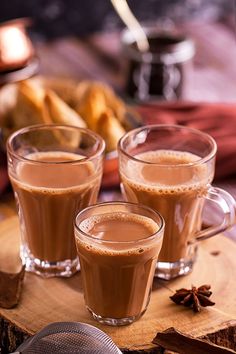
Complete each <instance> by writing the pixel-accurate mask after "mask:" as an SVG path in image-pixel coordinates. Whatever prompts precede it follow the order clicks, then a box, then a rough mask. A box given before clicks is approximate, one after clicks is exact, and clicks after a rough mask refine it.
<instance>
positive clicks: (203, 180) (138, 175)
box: [121, 150, 211, 262]
mask: <svg viewBox="0 0 236 354" xmlns="http://www.w3.org/2000/svg"><path fill="white" fill-rule="evenodd" d="M136 158H138V159H140V160H142V161H147V162H153V163H155V164H149V165H148V164H146V165H141V164H140V166H139V163H137V162H135V163H134V162H132V161H130V164H128V166H127V168H126V171H125V172H122V173H121V180H122V185H123V188H124V193H125V195H126V197H127V199H128V200H129V201H132V202H136V203H142V204H145V205H148V206H149V207H151V208H153V209H155V210H157V211H158V212H160V214H161V215H162V216H163V218H164V220H165V233H164V240H163V245H162V249H161V252H160V255H159V258H158V260H159V261H162V262H176V261H179V260H180V259H181V258H184V257H185V256H186V252H187V245H188V241H189V240H190V239H192V238H193V237H194V234H195V232H196V231H198V230H199V229H200V227H201V210H202V206H203V200H202V198H201V196H202V195H204V194H205V192H206V190H207V183H208V182H209V178H210V177H211V176H209V175H208V172H207V166H206V165H199V164H198V165H195V166H192V167H186V166H185V167H184V165H186V164H190V163H194V162H195V161H197V160H199V157H198V156H196V155H193V154H190V153H185V152H174V151H173V152H171V151H167V150H162V151H157V152H147V153H143V154H140V155H137V156H136ZM161 165H162V166H161ZM173 166H174V167H173Z"/></svg>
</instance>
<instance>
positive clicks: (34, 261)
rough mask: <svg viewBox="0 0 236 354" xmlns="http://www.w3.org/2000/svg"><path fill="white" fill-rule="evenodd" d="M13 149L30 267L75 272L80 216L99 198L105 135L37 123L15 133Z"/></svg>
mask: <svg viewBox="0 0 236 354" xmlns="http://www.w3.org/2000/svg"><path fill="white" fill-rule="evenodd" d="M7 151H8V171H9V176H10V180H11V184H12V187H13V189H14V193H15V199H16V202H17V207H18V214H19V219H20V229H21V248H20V252H21V258H22V261H23V263H24V264H25V265H26V270H28V271H31V272H34V273H37V274H39V275H42V276H45V277H49V276H70V275H71V274H73V273H74V272H75V271H76V269H77V267H78V257H77V253H76V247H75V242H74V232H73V222H74V217H75V215H76V213H77V212H78V211H79V210H82V209H83V208H85V207H87V206H88V205H90V204H92V203H95V202H96V199H97V194H98V191H99V187H100V182H101V176H102V160H103V151H104V142H103V140H102V139H101V138H100V137H99V136H97V135H96V134H94V133H93V132H90V131H89V130H87V129H80V128H77V127H69V126H47V125H44V126H32V127H28V128H25V129H22V130H19V131H17V132H16V133H14V134H13V135H12V136H11V137H10V138H9V140H8V143H7Z"/></svg>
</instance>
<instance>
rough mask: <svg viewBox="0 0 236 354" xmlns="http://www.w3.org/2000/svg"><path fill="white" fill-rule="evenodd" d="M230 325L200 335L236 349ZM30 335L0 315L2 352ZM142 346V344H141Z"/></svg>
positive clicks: (158, 352)
mask: <svg viewBox="0 0 236 354" xmlns="http://www.w3.org/2000/svg"><path fill="white" fill-rule="evenodd" d="M225 325H226V326H227V325H228V327H225V328H222V329H220V330H218V331H216V332H212V333H209V334H207V335H204V336H200V337H199V338H201V339H206V340H208V341H209V342H212V343H214V344H217V345H221V346H224V347H226V348H229V349H233V350H236V321H234V322H233V321H229V322H226V323H225ZM29 336H30V334H29V333H27V331H26V330H25V331H24V330H23V329H20V328H19V327H18V326H17V325H16V324H14V323H12V322H10V321H9V320H8V319H6V318H4V317H2V315H1V317H0V353H1V354H8V353H10V352H13V351H14V350H16V348H17V347H18V346H19V345H20V344H21V343H23V342H24V341H25V340H26V339H27V338H28V337H29ZM139 347H140V346H139ZM120 349H121V351H122V353H123V354H144V353H145V354H163V353H164V349H163V348H161V347H160V346H158V345H155V346H154V345H152V343H150V347H149V348H148V347H147V348H146V349H138V348H137V347H136V348H134V347H133V349H132V348H120Z"/></svg>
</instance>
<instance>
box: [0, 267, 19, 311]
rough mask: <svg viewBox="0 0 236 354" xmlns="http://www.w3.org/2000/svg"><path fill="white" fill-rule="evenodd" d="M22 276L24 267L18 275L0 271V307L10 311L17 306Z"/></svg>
mask: <svg viewBox="0 0 236 354" xmlns="http://www.w3.org/2000/svg"><path fill="white" fill-rule="evenodd" d="M24 275H25V266H22V268H21V270H20V271H19V272H18V273H7V272H2V271H0V307H3V308H6V309H10V308H12V307H15V306H16V305H17V304H18V302H19V300H20V295H21V290H22V284H23V279H24Z"/></svg>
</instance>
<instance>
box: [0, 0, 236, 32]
mask: <svg viewBox="0 0 236 354" xmlns="http://www.w3.org/2000/svg"><path fill="white" fill-rule="evenodd" d="M128 3H129V5H130V7H131V9H132V10H133V12H134V14H135V15H136V16H137V18H138V19H139V20H140V21H152V22H156V21H158V20H162V21H163V20H165V21H170V20H172V21H174V22H176V23H182V22H183V21H191V22H192V21H203V22H216V21H219V22H222V23H227V24H228V26H229V27H232V26H233V27H234V6H235V2H234V0H145V1H141V0H129V1H128ZM18 17H32V18H33V20H34V25H35V26H34V34H35V35H37V36H38V37H40V38H55V37H61V36H68V35H79V36H86V35H88V34H91V33H94V32H101V31H106V32H109V31H114V30H117V29H119V28H122V27H123V24H122V23H121V21H120V20H119V18H118V16H117V14H116V13H115V11H114V9H113V7H112V4H111V2H110V1H109V0H96V1H94V0H86V1H84V0H34V1H32V0H24V1H23V0H11V1H6V0H1V2H0V21H1V22H2V21H7V20H10V19H13V18H18Z"/></svg>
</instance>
